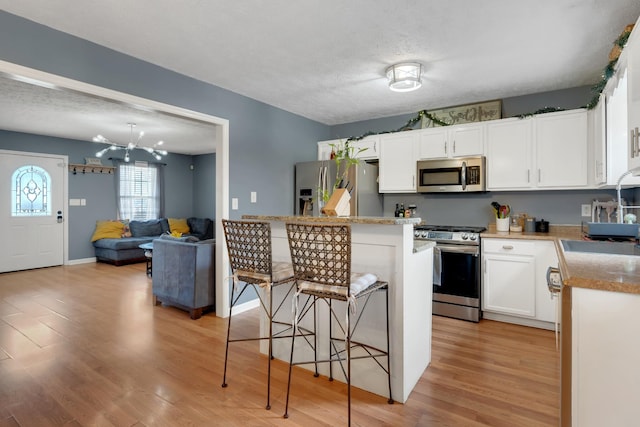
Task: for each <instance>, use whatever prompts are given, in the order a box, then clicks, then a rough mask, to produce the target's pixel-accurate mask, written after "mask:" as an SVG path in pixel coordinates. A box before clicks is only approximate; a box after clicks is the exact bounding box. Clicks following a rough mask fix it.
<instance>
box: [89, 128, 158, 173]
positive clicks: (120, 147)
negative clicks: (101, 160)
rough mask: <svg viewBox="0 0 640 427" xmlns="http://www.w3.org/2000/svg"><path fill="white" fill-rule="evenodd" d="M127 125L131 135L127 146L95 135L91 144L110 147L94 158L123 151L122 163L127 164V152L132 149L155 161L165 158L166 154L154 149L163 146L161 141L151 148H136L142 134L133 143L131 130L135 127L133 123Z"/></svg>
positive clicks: (128, 158)
mask: <svg viewBox="0 0 640 427" xmlns="http://www.w3.org/2000/svg"><path fill="white" fill-rule="evenodd" d="M127 125H129V128H130V131H131V134H130V136H129V143H128V144H127V145H123V144H116V143H115V142H111V141H109V140H108V139H107V138H105V137H104V136H102V135H97V136H94V137H93V142H100V143H103V144H111V145H110V146H108V147H107V148H104V149H102V150H100V151H98V152H97V153H96V157H102V156H103V155H104V154H105V153H106V152H107V151H116V150H124V161H125V162H127V163H128V162H129V160H130V157H129V151H132V150H134V149H136V148H137V149H139V150H144V151H146V152H147V153H149V154H151V155H152V156H153V157H155V159H156V160H162V156H166V155H167V152H166V151H165V150H158V149H156V148H155V147H156V146H158V145H162V144H164V142H163V141H158V142H157V143H156V144H155V145H154V146H153V147H138V143H139V142H140V140H141V139H142V137H143V136H144V132H142V131H141V132H140V133H139V134H138V139H136V140H135V141H134V140H133V128H134V127H136V124H135V123H127Z"/></svg>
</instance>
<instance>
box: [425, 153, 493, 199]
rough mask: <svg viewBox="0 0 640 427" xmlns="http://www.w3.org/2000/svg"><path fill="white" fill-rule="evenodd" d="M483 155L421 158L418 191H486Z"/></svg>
mask: <svg viewBox="0 0 640 427" xmlns="http://www.w3.org/2000/svg"><path fill="white" fill-rule="evenodd" d="M485 168H486V159H485V158H484V157H483V156H477V157H459V158H455V159H441V160H419V161H418V188H417V190H418V193H458V192H478V191H486V189H487V187H486V178H485Z"/></svg>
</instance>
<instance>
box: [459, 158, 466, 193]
mask: <svg viewBox="0 0 640 427" xmlns="http://www.w3.org/2000/svg"><path fill="white" fill-rule="evenodd" d="M460 178H461V179H460V181H462V189H463V190H466V189H467V162H462V170H461V171H460Z"/></svg>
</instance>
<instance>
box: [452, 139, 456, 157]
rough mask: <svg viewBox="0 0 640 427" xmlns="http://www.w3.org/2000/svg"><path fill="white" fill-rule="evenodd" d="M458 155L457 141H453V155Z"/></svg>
mask: <svg viewBox="0 0 640 427" xmlns="http://www.w3.org/2000/svg"><path fill="white" fill-rule="evenodd" d="M455 153H456V140H455V139H454V140H453V154H455Z"/></svg>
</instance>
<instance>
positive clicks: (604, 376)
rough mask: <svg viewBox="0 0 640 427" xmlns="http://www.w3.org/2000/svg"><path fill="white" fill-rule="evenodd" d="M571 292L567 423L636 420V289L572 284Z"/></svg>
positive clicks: (639, 346)
mask: <svg viewBox="0 0 640 427" xmlns="http://www.w3.org/2000/svg"><path fill="white" fill-rule="evenodd" d="M571 294H572V298H571V306H572V334H571V338H572V349H571V353H572V355H571V371H572V372H571V407H572V408H571V413H572V420H571V421H572V423H571V425H573V426H580V427H591V426H594V427H596V426H597V427H600V426H637V425H638V420H639V419H640V406H639V405H638V396H640V369H638V361H639V360H640V340H638V337H639V336H640V295H638V294H627V293H621V292H610V291H603V290H594V289H583V288H575V287H574V288H572V289H571ZM563 357H564V356H563ZM563 386H564V385H563Z"/></svg>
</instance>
